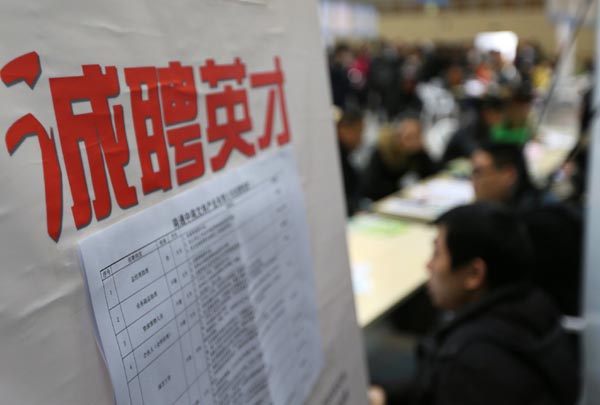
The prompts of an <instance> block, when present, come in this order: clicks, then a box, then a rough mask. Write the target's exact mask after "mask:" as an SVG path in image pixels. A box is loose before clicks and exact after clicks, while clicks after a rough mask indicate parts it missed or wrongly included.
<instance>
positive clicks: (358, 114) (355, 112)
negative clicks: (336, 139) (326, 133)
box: [337, 105, 364, 126]
mask: <svg viewBox="0 0 600 405" xmlns="http://www.w3.org/2000/svg"><path fill="white" fill-rule="evenodd" d="M363 118H364V113H363V112H362V110H361V109H360V108H358V107H355V106H352V105H348V106H346V107H345V108H344V109H343V110H341V111H340V118H339V120H338V122H337V124H338V125H341V126H352V125H356V124H359V123H362V122H363Z"/></svg>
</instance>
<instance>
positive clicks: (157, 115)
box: [0, 52, 290, 241]
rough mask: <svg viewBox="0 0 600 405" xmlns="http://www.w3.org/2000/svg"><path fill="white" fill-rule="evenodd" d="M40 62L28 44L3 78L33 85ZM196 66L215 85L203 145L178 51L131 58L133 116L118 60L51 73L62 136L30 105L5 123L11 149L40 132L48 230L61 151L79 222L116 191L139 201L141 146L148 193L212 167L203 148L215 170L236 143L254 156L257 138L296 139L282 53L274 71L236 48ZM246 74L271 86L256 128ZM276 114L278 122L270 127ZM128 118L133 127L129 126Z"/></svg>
mask: <svg viewBox="0 0 600 405" xmlns="http://www.w3.org/2000/svg"><path fill="white" fill-rule="evenodd" d="M41 72H42V70H41V64H40V60H39V56H38V55H37V53H35V52H31V53H28V54H24V55H21V56H19V57H17V58H15V59H13V60H12V61H10V62H9V63H7V64H6V65H5V66H4V67H3V68H2V70H1V71H0V77H1V79H2V81H3V82H4V84H5V85H6V86H7V87H9V86H12V85H13V84H16V83H19V82H25V83H27V84H28V85H29V87H30V88H31V89H34V87H35V84H36V83H37V81H38V79H39V77H40V76H41ZM196 72H199V73H200V79H201V81H202V82H204V83H207V84H208V88H209V92H208V94H207V95H206V96H205V97H204V99H203V100H202V101H204V103H205V108H206V113H207V115H206V117H207V125H206V134H207V136H206V141H207V142H208V144H209V145H210V146H211V147H210V148H208V145H203V142H202V141H203V140H202V131H201V125H200V124H199V123H198V122H197V119H198V112H199V109H198V108H199V98H198V92H197V90H196V84H195V79H194V74H195V70H194V67H192V66H183V65H182V64H181V63H180V62H176V61H175V62H170V63H169V64H168V65H167V66H166V67H158V68H156V67H129V68H125V69H124V70H123V74H124V77H125V83H126V86H127V87H128V90H129V91H128V93H129V102H130V107H131V116H125V112H124V111H125V109H124V107H123V105H121V104H118V103H117V100H119V96H120V94H121V86H120V83H119V75H118V71H117V68H116V67H114V66H108V67H104V68H102V67H101V66H100V65H84V66H82V70H81V74H80V75H76V76H65V77H54V78H50V79H49V84H50V95H51V101H52V105H53V108H54V115H55V118H56V134H57V136H56V137H55V135H54V134H55V131H53V130H52V128H49V130H47V129H46V128H45V127H44V125H43V124H42V123H41V122H40V121H39V120H38V119H37V118H36V117H35V116H34V115H33V114H26V115H24V116H22V117H21V118H19V119H18V120H16V121H15V122H14V123H13V124H12V125H10V127H9V128H8V130H7V132H6V147H7V150H8V152H9V153H10V154H11V155H13V156H14V154H15V152H16V151H17V149H18V148H19V145H20V144H21V143H22V142H23V141H24V140H25V139H26V138H27V137H30V136H35V137H36V138H37V140H38V143H39V146H40V151H41V158H42V162H43V177H44V187H45V202H46V218H47V232H48V234H49V235H50V236H51V237H52V239H54V240H55V241H58V239H59V238H60V232H61V228H62V211H63V193H62V170H61V163H60V158H61V156H62V160H63V167H64V170H65V173H66V176H67V180H68V184H69V189H70V191H71V196H72V200H73V206H72V207H71V211H72V215H73V219H74V223H75V226H76V228H77V229H80V228H82V227H84V226H86V225H87V224H89V223H90V222H91V220H92V217H93V216H94V217H95V218H96V219H97V220H101V219H103V218H106V217H108V216H109V215H110V214H111V212H112V202H113V201H116V203H117V205H118V206H119V207H121V208H123V209H126V208H128V207H131V206H134V205H136V204H138V201H139V195H138V193H137V190H136V187H135V186H133V185H132V184H133V183H130V180H132V179H128V178H127V174H126V171H127V167H128V165H129V163H130V157H131V156H130V151H134V153H135V150H137V155H138V159H139V168H140V170H141V178H140V183H141V189H142V193H143V194H148V193H152V192H155V191H159V190H162V191H168V190H170V189H172V182H173V181H176V182H177V184H178V185H181V184H184V183H187V182H190V181H193V180H195V179H198V178H201V177H202V176H203V175H204V173H205V171H206V167H205V163H204V153H205V151H206V150H209V151H210V152H211V156H209V158H210V168H211V169H212V171H213V172H215V171H219V170H222V169H223V168H225V167H226V166H227V163H228V161H229V160H230V158H231V156H232V154H233V153H234V152H236V151H237V152H238V153H239V154H241V155H242V156H246V157H252V156H254V155H255V154H256V152H257V146H256V145H255V142H256V143H257V145H258V148H259V149H260V150H262V149H266V148H267V147H269V146H270V145H271V144H272V143H273V137H275V139H276V142H277V145H283V144H286V143H288V142H289V141H290V130H289V124H288V115H287V111H286V102H285V94H284V87H283V85H284V74H283V71H282V69H281V64H280V61H279V58H277V57H276V58H275V68H274V69H273V70H272V71H264V72H257V73H251V74H249V75H247V73H246V65H245V64H244V63H243V62H242V61H241V59H239V58H236V59H234V62H233V63H230V64H217V63H216V62H215V61H214V60H212V59H208V60H207V61H206V62H205V63H204V65H202V66H201V67H200V68H199V70H198V71H196ZM248 78H249V80H247V79H248ZM248 82H249V88H250V89H263V88H264V89H268V94H267V105H266V108H265V123H264V128H263V130H262V132H260V133H253V132H252V129H253V128H252V116H251V113H250V105H251V103H250V101H249V92H248V88H247V87H248V84H247V83H248ZM277 114H278V117H279V118H280V120H279V121H280V123H281V131H279V132H278V133H277V134H275V135H274V128H275V123H276V121H277V120H276V116H277ZM129 125H131V126H130V128H132V129H131V130H130V132H134V134H131V133H130V134H129V136H128V134H127V133H126V132H127V131H126V128H127V127H128V126H129ZM57 139H58V142H60V150H61V151H62V153H61V154H59V153H58V148H57V146H58V145H57ZM133 139H135V146H137V149H136V148H135V146H133V145H134V144H133V143H131V142H133ZM130 145H131V148H130ZM212 145H214V146H212ZM169 148H171V149H172V151H169ZM84 151H85V157H86V159H84V156H83V152H84ZM213 152H214V153H213ZM170 153H172V155H170ZM171 170H173V173H174V175H175V176H174V177H172V176H171ZM134 183H135V182H134ZM92 191H93V194H92ZM90 195H93V198H92V197H90Z"/></svg>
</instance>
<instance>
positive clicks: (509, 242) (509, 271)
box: [435, 202, 533, 289]
mask: <svg viewBox="0 0 600 405" xmlns="http://www.w3.org/2000/svg"><path fill="white" fill-rule="evenodd" d="M435 224H437V225H439V226H443V227H444V228H445V229H446V245H447V246H448V250H449V252H450V257H451V266H452V269H453V270H454V269H456V268H458V267H460V266H462V265H465V264H467V263H469V262H470V261H471V260H473V259H476V258H480V259H482V260H483V261H484V262H485V263H486V265H487V275H486V283H487V286H488V288H490V289H494V288H497V287H501V286H505V285H509V284H518V283H520V282H524V281H528V280H529V277H530V271H531V264H532V260H533V256H532V254H533V253H532V247H531V241H530V240H529V236H528V234H527V230H526V228H525V227H524V225H523V224H522V223H521V222H520V221H519V220H518V218H517V217H516V216H515V215H514V214H513V213H512V211H510V210H509V209H507V208H505V207H503V206H501V205H498V204H495V203H489V202H478V203H474V204H469V205H463V206H459V207H456V208H453V209H451V210H450V211H448V212H446V213H444V214H442V215H441V216H440V217H439V218H438V219H437V220H436V221H435Z"/></svg>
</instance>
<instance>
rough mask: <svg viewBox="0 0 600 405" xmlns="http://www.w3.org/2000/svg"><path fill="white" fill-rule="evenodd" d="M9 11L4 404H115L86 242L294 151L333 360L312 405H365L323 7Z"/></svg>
mask: <svg viewBox="0 0 600 405" xmlns="http://www.w3.org/2000/svg"><path fill="white" fill-rule="evenodd" d="M0 4H1V6H0V7H1V8H0V9H1V10H2V21H3V23H2V24H1V25H0V33H1V34H2V38H5V41H4V42H5V43H4V44H3V47H2V50H1V51H0V68H1V69H2V70H1V71H0V78H1V80H2V83H0V89H1V90H0V98H1V100H2V105H3V106H4V108H3V109H2V110H1V111H0V127H1V128H2V135H3V138H4V142H3V143H2V144H0V170H1V171H0V173H1V175H0V187H1V188H2V197H1V199H0V235H1V242H2V244H1V247H0V249H1V252H2V255H1V257H2V267H1V270H0V390H1V392H2V402H6V403H10V404H32V403H44V404H61V405H62V404H81V403H86V404H111V403H113V402H114V397H113V386H112V384H111V380H110V377H109V373H108V370H107V369H106V367H105V365H104V364H105V363H104V359H103V358H102V354H101V353H102V352H101V350H99V348H98V347H97V344H96V339H95V336H94V324H95V322H94V319H93V318H92V312H91V306H90V302H89V301H88V296H87V292H86V287H85V283H84V279H83V276H82V272H81V266H80V263H79V258H78V254H77V245H78V243H79V242H80V241H81V240H84V239H85V238H87V237H89V236H91V235H94V234H96V233H97V232H99V231H101V230H103V229H108V228H110V227H111V226H113V225H114V224H116V223H118V222H120V221H122V220H124V219H126V218H128V217H130V216H132V215H135V214H137V213H141V212H144V211H145V210H147V209H149V208H151V207H154V206H159V205H160V204H161V203H162V202H164V201H166V200H169V199H171V198H174V197H175V196H178V195H180V194H181V193H184V192H186V191H188V190H193V189H194V188H195V187H197V186H198V185H201V184H203V183H205V182H207V183H208V182H210V181H211V180H212V179H218V178H219V176H220V175H223V176H226V175H227V173H228V172H229V171H232V170H235V169H236V168H238V167H245V165H247V164H252V163H253V161H254V160H260V159H267V158H269V157H270V156H272V155H275V154H277V153H280V151H281V150H283V149H285V148H289V149H290V150H291V152H290V153H292V154H293V155H294V156H295V162H296V163H295V165H296V166H297V169H296V170H297V173H299V175H298V176H299V181H300V184H301V187H302V198H303V199H304V201H302V205H303V206H304V207H305V209H306V215H307V222H308V224H307V229H308V231H309V240H310V251H311V252H312V255H311V256H312V268H313V269H314V274H313V275H314V279H315V285H316V310H317V316H318V325H319V330H318V335H319V337H320V341H321V346H322V353H323V359H322V360H323V367H322V369H321V372H320V375H319V378H318V381H317V382H316V385H314V387H313V389H312V391H311V393H310V395H309V397H308V401H307V402H308V403H314V404H322V403H347V404H360V403H365V402H366V374H365V366H364V360H363V354H362V344H361V343H362V342H361V336H360V330H359V328H358V326H357V325H356V317H355V312H354V305H353V297H352V290H351V282H350V276H349V266H348V259H347V254H346V247H345V216H344V212H343V199H342V193H341V185H340V180H339V177H340V176H339V169H338V167H337V160H336V153H337V152H336V145H335V137H334V134H333V126H332V123H331V118H330V114H329V111H330V109H329V96H328V94H327V89H328V83H327V81H326V75H325V72H326V66H325V61H324V52H323V49H322V46H321V40H320V37H319V28H318V27H319V24H318V21H317V4H316V2H314V4H313V3H312V2H309V3H308V4H307V2H305V1H303V2H295V1H289V0H264V1H240V0H226V1H216V0H213V1H205V2H189V1H181V2H169V3H156V2H144V1H128V2H117V1H112V0H110V1H105V2H89V1H84V2H82V1H74V0H62V1H61V0H52V1H43V2H42V1H39V2H33V3H32V2H27V3H15V2H9V1H4V0H3V1H2V2H1V3H0Z"/></svg>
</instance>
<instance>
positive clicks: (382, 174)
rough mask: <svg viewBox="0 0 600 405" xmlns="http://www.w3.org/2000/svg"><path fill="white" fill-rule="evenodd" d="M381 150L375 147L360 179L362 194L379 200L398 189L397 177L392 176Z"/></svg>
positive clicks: (373, 199)
mask: <svg viewBox="0 0 600 405" xmlns="http://www.w3.org/2000/svg"><path fill="white" fill-rule="evenodd" d="M392 177H393V176H392V175H391V174H390V170H389V169H388V168H387V167H386V166H385V163H384V162H383V159H382V157H381V154H380V152H379V150H377V149H375V150H374V151H373V154H372V155H371V159H370V160H369V164H368V165H367V167H366V168H365V171H364V172H363V174H362V176H361V180H360V192H359V194H360V196H361V197H365V198H369V199H371V200H372V201H377V200H379V199H381V198H383V197H385V196H387V195H389V194H391V193H393V192H395V191H397V190H398V186H397V179H396V178H392Z"/></svg>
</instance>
